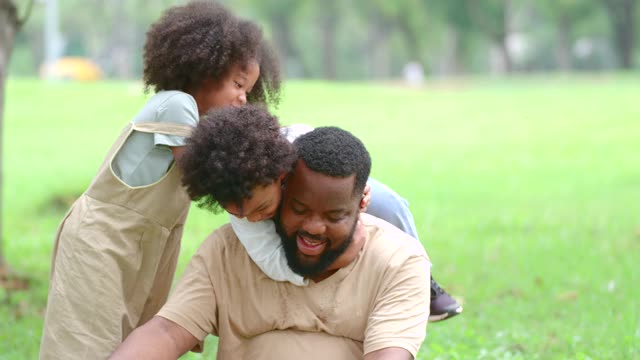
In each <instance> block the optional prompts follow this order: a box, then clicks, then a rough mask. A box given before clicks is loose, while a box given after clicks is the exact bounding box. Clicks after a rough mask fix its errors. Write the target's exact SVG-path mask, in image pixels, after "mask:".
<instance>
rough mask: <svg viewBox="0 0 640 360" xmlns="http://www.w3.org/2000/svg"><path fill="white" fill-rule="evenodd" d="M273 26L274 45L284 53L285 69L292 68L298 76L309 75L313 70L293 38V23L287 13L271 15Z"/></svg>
mask: <svg viewBox="0 0 640 360" xmlns="http://www.w3.org/2000/svg"><path fill="white" fill-rule="evenodd" d="M271 28H272V29H273V40H274V45H275V46H276V48H277V49H278V52H279V53H280V54H282V58H283V60H284V65H285V70H289V68H292V71H293V72H294V75H296V76H300V77H307V76H309V75H310V74H311V71H310V70H309V68H308V67H307V64H306V62H305V60H304V58H303V57H302V55H301V54H300V51H298V48H297V47H296V46H295V45H294V42H293V39H292V38H291V25H290V22H289V18H288V17H287V15H286V14H283V13H278V14H274V15H273V16H272V17H271Z"/></svg>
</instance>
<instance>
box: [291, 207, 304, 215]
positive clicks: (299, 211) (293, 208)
mask: <svg viewBox="0 0 640 360" xmlns="http://www.w3.org/2000/svg"><path fill="white" fill-rule="evenodd" d="M291 211H292V212H293V213H294V214H296V215H302V214H304V209H301V208H297V207H295V206H292V207H291Z"/></svg>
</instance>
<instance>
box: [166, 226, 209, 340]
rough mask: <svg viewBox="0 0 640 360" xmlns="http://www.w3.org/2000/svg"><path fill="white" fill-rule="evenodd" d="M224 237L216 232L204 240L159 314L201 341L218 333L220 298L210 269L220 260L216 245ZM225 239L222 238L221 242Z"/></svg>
mask: <svg viewBox="0 0 640 360" xmlns="http://www.w3.org/2000/svg"><path fill="white" fill-rule="evenodd" d="M216 240H221V239H219V238H218V237H216V236H215V234H214V235H212V236H210V237H209V238H208V239H207V240H205V242H203V243H202V245H201V246H200V248H199V249H198V251H197V252H196V254H195V255H194V256H193V257H192V258H191V261H190V262H189V265H188V266H187V268H186V269H185V271H184V273H183V274H182V277H181V278H180V280H179V281H178V284H177V285H176V287H175V290H174V291H173V293H172V294H171V296H170V297H169V300H168V301H167V303H166V304H165V305H164V306H163V307H162V309H160V312H158V315H159V316H161V317H163V318H165V319H168V320H171V321H173V322H174V323H176V324H178V325H180V326H182V327H183V328H185V329H186V330H187V331H188V332H189V333H191V335H193V336H194V337H195V338H197V339H198V340H199V341H200V342H202V341H203V340H204V338H205V337H206V336H207V335H208V334H214V335H216V334H217V333H218V322H217V317H216V313H217V309H218V304H217V297H216V293H215V289H214V285H213V283H212V280H211V279H212V277H211V274H210V271H211V270H212V269H213V263H214V262H216V261H218V262H219V261H220V260H219V257H217V256H212V254H218V253H220V249H217V248H216V247H215V246H214V245H215V242H216ZM218 242H221V241H218Z"/></svg>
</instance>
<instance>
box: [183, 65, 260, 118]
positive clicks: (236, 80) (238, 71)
mask: <svg viewBox="0 0 640 360" xmlns="http://www.w3.org/2000/svg"><path fill="white" fill-rule="evenodd" d="M259 76H260V66H259V65H258V63H257V62H255V61H251V62H249V64H248V65H247V66H246V67H245V68H243V67H242V66H240V65H234V66H232V67H231V69H230V70H229V73H228V74H227V76H226V77H225V78H224V79H222V81H218V82H214V81H211V80H206V81H205V82H203V83H202V86H201V87H200V89H198V90H197V91H196V92H195V93H194V94H193V97H194V99H195V100H196V103H197V104H198V113H200V115H204V114H205V113H206V112H207V111H209V110H211V109H212V108H218V107H225V106H242V105H244V104H246V103H247V94H249V93H250V92H251V90H252V89H253V86H254V85H255V83H256V81H258V77H259Z"/></svg>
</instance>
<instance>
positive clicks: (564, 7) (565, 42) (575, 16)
mask: <svg viewBox="0 0 640 360" xmlns="http://www.w3.org/2000/svg"><path fill="white" fill-rule="evenodd" d="M597 4H598V3H597V2H594V1H585V0H544V1H538V2H537V3H536V5H538V6H539V7H541V10H542V11H543V12H544V13H545V14H546V15H547V17H549V19H550V20H551V21H552V22H553V23H554V25H555V27H556V46H555V55H556V64H557V67H558V68H559V69H560V70H563V71H570V70H571V69H572V68H573V58H572V56H571V46H572V44H573V41H574V33H573V29H574V26H575V24H576V23H577V22H578V21H580V20H581V19H584V18H586V17H588V16H590V15H591V14H592V13H594V12H595V11H597V10H598V7H597V6H596V5H597Z"/></svg>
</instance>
